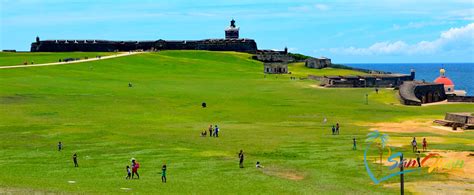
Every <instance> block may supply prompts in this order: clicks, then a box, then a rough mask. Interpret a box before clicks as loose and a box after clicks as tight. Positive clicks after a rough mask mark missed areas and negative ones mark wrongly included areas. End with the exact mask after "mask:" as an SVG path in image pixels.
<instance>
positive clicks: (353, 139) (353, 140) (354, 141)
mask: <svg viewBox="0 0 474 195" xmlns="http://www.w3.org/2000/svg"><path fill="white" fill-rule="evenodd" d="M352 142H353V146H352V150H357V146H356V138H355V137H354V138H352Z"/></svg>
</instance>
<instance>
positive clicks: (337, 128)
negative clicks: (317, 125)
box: [336, 123, 339, 135]
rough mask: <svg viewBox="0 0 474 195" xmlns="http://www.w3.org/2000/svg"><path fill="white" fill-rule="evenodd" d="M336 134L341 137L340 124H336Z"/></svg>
mask: <svg viewBox="0 0 474 195" xmlns="http://www.w3.org/2000/svg"><path fill="white" fill-rule="evenodd" d="M336 134H338V135H339V123H336Z"/></svg>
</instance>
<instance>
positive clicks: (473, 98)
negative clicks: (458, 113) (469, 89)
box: [448, 96, 474, 103]
mask: <svg viewBox="0 0 474 195" xmlns="http://www.w3.org/2000/svg"><path fill="white" fill-rule="evenodd" d="M448 102H472V103H474V96H448Z"/></svg>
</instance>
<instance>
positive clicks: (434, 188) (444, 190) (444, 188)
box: [384, 181, 474, 194]
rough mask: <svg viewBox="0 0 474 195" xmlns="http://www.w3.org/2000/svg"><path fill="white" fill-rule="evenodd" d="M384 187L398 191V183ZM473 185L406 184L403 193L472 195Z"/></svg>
mask: <svg viewBox="0 0 474 195" xmlns="http://www.w3.org/2000/svg"><path fill="white" fill-rule="evenodd" d="M384 187H388V188H396V189H400V184H399V183H392V184H385V185H384ZM473 191H474V184H463V183H459V182H453V181H443V182H441V181H425V182H406V183H405V192H411V193H414V194H472V192H473Z"/></svg>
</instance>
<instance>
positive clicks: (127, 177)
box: [125, 165, 132, 179]
mask: <svg viewBox="0 0 474 195" xmlns="http://www.w3.org/2000/svg"><path fill="white" fill-rule="evenodd" d="M126 168H127V176H126V177H125V179H131V178H132V171H131V170H130V166H128V165H127V167H126Z"/></svg>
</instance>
